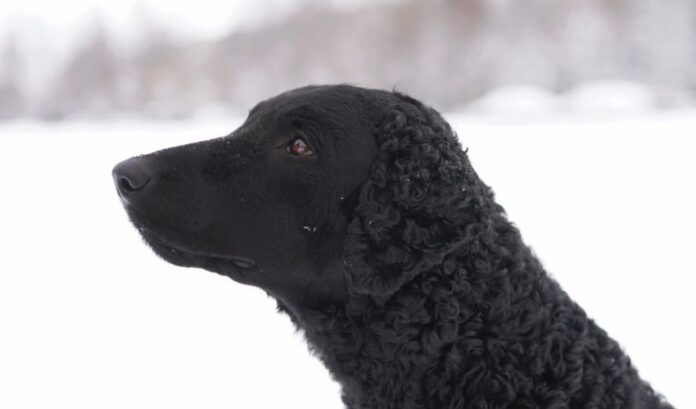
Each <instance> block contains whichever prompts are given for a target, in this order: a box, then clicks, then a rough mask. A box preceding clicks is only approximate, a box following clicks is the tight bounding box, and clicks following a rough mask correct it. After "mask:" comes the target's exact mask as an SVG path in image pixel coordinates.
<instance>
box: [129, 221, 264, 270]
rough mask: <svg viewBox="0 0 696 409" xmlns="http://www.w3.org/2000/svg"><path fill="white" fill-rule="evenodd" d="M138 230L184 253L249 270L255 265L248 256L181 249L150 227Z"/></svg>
mask: <svg viewBox="0 0 696 409" xmlns="http://www.w3.org/2000/svg"><path fill="white" fill-rule="evenodd" d="M138 230H139V231H140V233H141V234H146V235H148V236H151V237H154V238H155V239H156V240H157V241H159V242H160V243H162V244H164V245H165V246H167V247H169V248H172V249H174V250H176V251H179V252H182V253H185V254H191V255H194V256H200V257H207V258H213V259H217V260H221V261H229V262H231V263H232V264H234V265H235V266H236V267H238V268H240V269H243V270H250V269H252V268H254V267H256V262H255V261H254V260H252V259H250V258H249V257H244V256H238V255H230V254H221V253H217V252H210V251H193V250H189V249H183V248H181V246H179V245H176V244H174V243H172V242H171V241H169V240H167V239H165V238H163V237H162V236H161V235H159V234H157V233H155V232H154V231H152V229H148V228H146V227H138Z"/></svg>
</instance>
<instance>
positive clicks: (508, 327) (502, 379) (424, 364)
mask: <svg viewBox="0 0 696 409" xmlns="http://www.w3.org/2000/svg"><path fill="white" fill-rule="evenodd" d="M498 230H499V232H498V233H499V234H498V235H497V240H496V241H495V242H490V241H488V242H484V241H482V240H481V241H476V242H472V243H469V245H468V246H467V248H462V249H461V250H460V251H457V252H455V253H452V254H450V255H448V256H447V257H446V258H445V260H444V261H443V262H442V263H441V264H440V265H437V266H434V267H433V268H431V269H429V270H428V271H424V272H423V273H421V274H420V275H419V276H418V277H417V278H416V279H415V280H413V281H412V282H410V283H408V284H407V285H405V286H404V287H403V288H401V289H399V290H398V291H397V292H396V293H394V294H393V295H392V296H391V297H389V298H388V299H386V300H383V301H376V300H375V299H374V298H373V297H370V296H369V295H352V296H351V298H350V300H349V301H348V303H347V304H346V305H333V306H330V307H328V308H326V309H323V310H321V311H317V310H309V309H304V310H303V309H299V310H296V309H294V308H293V309H292V311H288V312H289V313H290V315H291V317H292V319H293V321H294V322H295V323H296V324H297V325H298V326H299V327H301V328H303V329H304V330H305V332H306V336H307V339H308V341H309V342H310V344H311V345H312V347H313V350H314V351H316V353H317V354H318V355H319V357H320V358H321V359H322V360H323V361H324V363H325V364H326V366H327V367H328V368H329V370H330V371H331V372H332V374H333V375H334V377H335V378H336V379H337V380H338V381H339V382H340V383H341V384H342V386H343V395H344V396H343V399H344V401H345V403H346V404H347V406H348V407H349V408H371V407H380V408H403V407H441V406H439V405H441V404H443V405H444V404H445V402H451V401H452V399H454V398H455V397H462V396H463V397H465V398H466V399H469V400H468V401H467V402H466V404H465V403H464V402H462V403H461V407H465V406H466V407H479V406H477V405H480V404H483V402H485V403H486V405H488V407H496V408H497V407H501V408H502V407H509V406H511V405H512V406H514V405H522V406H524V402H527V403H534V402H536V403H538V402H539V400H540V399H545V400H546V401H547V403H548V406H550V407H552V406H554V404H556V403H558V404H563V405H567V404H568V402H569V401H573V399H576V400H578V402H577V403H578V405H577V407H584V406H582V405H580V403H583V402H584V403H587V402H590V401H591V400H592V399H595V398H596V399H600V398H601V399H603V400H604V401H603V403H601V404H598V405H597V406H596V407H599V408H610V407H611V408H618V407H627V402H618V401H612V399H614V400H617V399H621V396H623V395H621V394H617V395H615V396H614V395H612V392H611V391H607V390H598V389H597V388H598V387H601V386H602V385H609V384H611V382H604V383H600V382H596V380H597V379H599V378H602V379H605V380H606V378H607V377H612V376H613V377H615V378H616V379H615V380H614V381H615V386H620V385H624V386H627V385H632V384H636V383H639V382H640V380H639V379H638V378H637V375H636V373H635V371H634V370H633V368H632V367H631V365H630V361H629V360H628V358H627V357H626V356H625V355H624V354H623V353H622V351H621V350H620V348H619V346H618V345H617V344H616V342H614V341H613V340H611V339H610V338H608V336H607V335H606V333H605V332H604V331H602V330H601V329H599V328H598V327H596V326H595V325H594V323H593V322H592V321H591V320H589V319H588V318H587V317H586V315H585V313H584V312H583V311H582V310H581V309H580V308H579V307H578V306H577V305H576V304H575V303H573V302H572V301H571V300H570V298H569V297H568V296H567V295H566V294H565V292H563V291H562V290H561V289H560V287H559V286H558V285H557V284H556V283H555V282H554V281H553V280H551V279H550V278H549V277H548V276H547V274H546V273H545V271H544V270H543V268H542V267H541V265H540V263H539V262H538V261H537V259H536V258H535V257H534V256H533V255H532V253H531V251H530V250H529V249H528V248H527V247H526V246H524V244H521V243H522V241H521V239H520V238H519V236H518V235H519V233H518V232H517V230H516V229H515V228H514V227H513V226H512V225H510V224H508V223H507V222H506V223H505V224H502V225H500V226H498ZM511 246H516V247H514V248H512V247H511ZM491 260H495V262H494V264H493V262H492V261H491ZM516 382H527V383H521V384H517V383H516ZM646 388H648V389H647V390H646V392H645V396H648V397H649V398H650V399H654V395H652V391H651V390H649V387H647V386H646ZM638 389H640V388H638ZM607 396H608V397H607ZM633 399H637V398H636V397H634V398H633ZM641 399H645V398H641ZM385 402H387V403H386V404H385ZM554 402H555V403H554ZM619 403H620V404H619ZM655 405H656V404H655ZM458 407H459V406H458ZM574 407H575V406H574ZM645 407H657V406H654V405H653V406H650V405H648V406H645Z"/></svg>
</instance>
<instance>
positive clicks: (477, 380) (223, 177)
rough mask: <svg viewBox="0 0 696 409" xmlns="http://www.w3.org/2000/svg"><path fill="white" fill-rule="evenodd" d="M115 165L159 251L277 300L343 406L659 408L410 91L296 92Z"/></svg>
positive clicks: (136, 216) (130, 204)
mask: <svg viewBox="0 0 696 409" xmlns="http://www.w3.org/2000/svg"><path fill="white" fill-rule="evenodd" d="M113 175H114V181H115V183H116V186H117V188H118V192H119V194H120V196H121V199H122V201H123V203H124V205H125V208H126V210H127V212H128V215H129V216H130V218H131V220H132V221H133V224H134V225H135V226H136V227H137V228H138V230H139V231H140V233H141V234H142V235H143V237H144V238H145V240H146V241H147V242H148V243H149V245H150V246H151V247H152V248H153V250H154V251H155V252H156V253H157V254H158V255H160V256H161V257H162V258H164V259H165V260H167V261H169V262H171V263H174V264H177V265H181V266H190V267H201V268H205V269H207V270H210V271H213V272H216V273H219V274H223V275H226V276H229V277H231V278H232V279H234V280H237V281H239V282H242V283H247V284H252V285H256V286H258V287H261V288H263V289H264V290H266V291H267V292H268V293H269V294H271V295H272V296H273V297H275V298H276V299H277V300H278V306H279V309H280V310H282V311H284V312H286V313H288V314H289V316H290V317H291V319H292V320H293V321H294V322H295V324H296V325H297V326H298V327H300V328H302V329H303V330H304V331H305V332H306V336H307V339H308V341H309V343H310V345H311V347H312V349H313V350H314V351H315V352H316V353H317V355H318V356H319V357H320V358H321V359H322V360H323V361H324V363H325V364H326V365H327V367H328V368H329V369H330V371H331V372H332V373H333V375H334V376H335V378H336V379H337V380H338V381H339V382H340V383H341V384H342V386H343V400H344V402H345V404H346V406H348V407H349V408H356V409H357V408H399V409H410V408H477V409H494V408H519V409H522V408H530V409H531V408H554V409H561V408H569V409H575V408H597V409H598V408H607V409H609V408H611V409H617V408H643V409H647V408H663V409H666V408H670V407H671V406H670V405H669V404H668V403H666V402H665V401H664V400H662V399H661V398H660V397H659V396H657V395H656V394H655V393H654V392H653V390H652V389H651V388H650V386H649V385H647V384H646V383H645V382H643V381H642V380H641V379H640V378H639V377H638V374H637V372H636V370H635V369H634V368H633V366H632V365H631V363H630V360H629V358H628V357H627V356H626V355H625V354H624V353H623V352H622V350H621V349H620V347H619V345H618V344H617V343H616V342H615V341H614V340H612V339H611V338H609V337H608V336H607V334H606V333H605V332H604V331H603V330H602V329H600V328H599V327H597V325H595V323H594V322H593V321H591V320H590V319H589V318H588V317H587V316H586V314H585V313H584V311H583V310H582V309H581V308H580V307H578V306H577V305H576V304H575V303H574V302H573V301H572V300H570V298H569V297H568V296H567V295H566V293H565V292H563V290H561V288H560V287H559V286H558V285H557V284H556V282H554V281H553V280H552V279H550V278H549V276H548V275H547V274H546V272H545V271H544V269H543V267H542V266H541V264H540V263H539V261H538V260H537V259H536V258H535V257H534V255H533V254H532V253H531V251H530V250H529V248H528V247H526V246H525V244H524V243H523V242H522V240H521V238H520V234H519V232H518V231H517V229H516V228H515V227H514V226H513V225H512V224H511V223H510V222H509V221H508V220H507V218H506V216H505V213H504V211H503V209H502V208H501V207H500V206H499V205H498V204H496V203H495V201H494V198H493V193H492V192H491V190H490V189H489V188H488V187H487V186H486V185H484V184H483V183H482V182H481V180H480V179H479V178H478V176H477V175H476V173H475V172H474V170H473V169H472V167H471V165H470V163H469V159H468V158H467V155H466V152H464V151H463V150H462V149H461V147H460V145H459V143H458V142H457V139H456V137H455V135H454V134H453V132H452V130H451V129H450V127H449V126H448V125H447V123H446V122H445V121H444V120H443V119H442V118H441V116H440V115H439V114H438V113H437V112H435V111H434V110H432V109H430V108H428V107H426V106H424V105H423V104H421V103H420V102H418V101H416V100H414V99H412V98H410V97H407V96H405V95H402V94H399V93H393V92H386V91H377V90H369V89H362V88H356V87H351V86H346V85H338V86H313V87H305V88H300V89H297V90H293V91H290V92H287V93H284V94H281V95H279V96H277V97H274V98H271V99H269V100H267V101H264V102H262V103H260V104H258V105H257V106H256V107H255V108H254V109H252V110H251V112H250V113H249V117H248V118H247V120H246V122H245V123H244V124H243V125H242V126H241V127H240V128H239V129H237V130H236V131H235V132H233V133H232V134H231V135H229V136H227V137H224V138H220V139H215V140H211V141H207V142H202V143H195V144H190V145H185V146H181V147H176V148H171V149H166V150H163V151H160V152H155V153H152V154H150V155H145V156H140V157H137V158H133V159H129V160H127V161H125V162H122V163H120V164H119V165H117V166H116V168H115V169H114V172H113Z"/></svg>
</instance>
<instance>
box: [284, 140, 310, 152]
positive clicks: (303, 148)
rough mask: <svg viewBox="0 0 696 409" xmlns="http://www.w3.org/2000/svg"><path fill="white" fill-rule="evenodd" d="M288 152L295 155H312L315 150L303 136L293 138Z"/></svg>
mask: <svg viewBox="0 0 696 409" xmlns="http://www.w3.org/2000/svg"><path fill="white" fill-rule="evenodd" d="M286 149H287V151H288V153H290V154H292V155H295V156H312V155H314V152H313V151H312V148H310V147H309V145H307V142H305V141H304V140H303V139H302V138H295V139H293V140H292V141H291V142H290V143H289V144H288V146H287V148H286Z"/></svg>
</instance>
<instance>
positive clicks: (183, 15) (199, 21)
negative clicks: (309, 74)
mask: <svg viewBox="0 0 696 409" xmlns="http://www.w3.org/2000/svg"><path fill="white" fill-rule="evenodd" d="M303 1H305V2H310V1H312V0H263V1H255V0H227V1H219V0H195V1H187V0H169V1H166V2H165V1H159V2H157V1H152V0H149V1H148V0H118V1H114V0H110V1H96V0H61V1H50V0H24V1H22V2H10V1H3V2H0V23H1V25H0V35H4V34H6V33H7V32H8V31H11V30H13V29H15V30H16V29H17V27H18V26H23V24H22V22H23V21H25V22H26V21H32V22H36V21H41V22H42V23H44V24H45V25H46V26H47V28H48V29H50V30H55V31H56V32H58V33H62V32H72V31H73V30H74V29H79V26H80V25H81V24H84V22H85V21H86V20H88V19H89V17H93V16H94V15H99V16H102V17H103V18H104V20H106V21H107V22H108V23H109V25H110V26H111V27H112V28H113V29H116V30H119V29H123V28H126V27H128V26H129V25H130V24H132V23H133V21H134V19H136V18H137V17H138V16H142V15H143V14H148V15H149V16H151V17H154V18H155V19H156V20H157V21H158V22H160V23H162V24H164V25H165V26H166V27H168V28H170V29H172V30H174V31H175V33H176V34H181V35H185V36H192V37H194V38H215V37H219V36H221V35H223V34H225V33H227V32H228V31H229V30H230V29H231V28H233V27H240V26H248V25H253V24H255V23H258V22H260V21H266V20H269V19H273V18H277V17H280V16H283V15H285V14H287V13H288V12H289V11H291V10H292V9H293V8H295V7H296V6H297V5H298V4H299V3H301V2H303ZM365 1H366V0H329V1H323V2H322V3H324V4H326V3H331V4H334V5H335V6H338V7H344V8H345V7H355V6H358V5H360V4H362V3H364V2H365ZM382 1H385V0H382ZM19 28H20V29H22V27H19Z"/></svg>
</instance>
